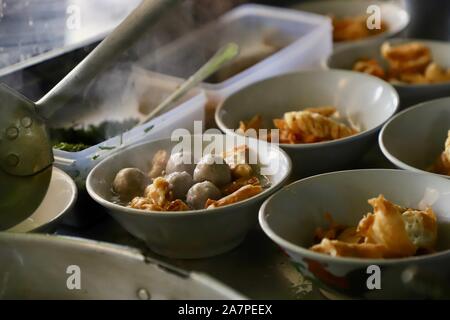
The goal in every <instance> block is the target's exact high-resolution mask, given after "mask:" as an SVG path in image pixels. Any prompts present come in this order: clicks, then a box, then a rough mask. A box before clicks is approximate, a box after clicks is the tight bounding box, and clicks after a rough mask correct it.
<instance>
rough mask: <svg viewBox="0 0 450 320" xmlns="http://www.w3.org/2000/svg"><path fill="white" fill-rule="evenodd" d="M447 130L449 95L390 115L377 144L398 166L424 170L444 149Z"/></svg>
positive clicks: (449, 107) (449, 115)
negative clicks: (392, 115) (390, 117)
mask: <svg viewBox="0 0 450 320" xmlns="http://www.w3.org/2000/svg"><path fill="white" fill-rule="evenodd" d="M448 130H450V98H442V99H436V100H432V101H429V102H424V103H421V104H419V105H417V106H415V107H412V108H409V109H406V110H404V111H403V112H401V113H399V114H397V115H396V116H395V117H393V118H392V119H391V120H390V121H389V122H387V123H386V125H385V126H384V127H383V129H382V130H381V133H380V136H379V144H380V148H381V151H382V152H383V154H384V155H385V156H386V157H387V158H388V159H389V160H390V161H391V162H392V163H393V164H394V165H396V166H397V167H399V168H402V169H406V170H411V171H418V172H427V171H426V170H427V168H429V167H430V166H431V165H432V164H433V163H434V162H435V161H436V159H437V158H438V157H439V155H440V154H441V152H442V151H444V143H445V140H446V139H447V132H448ZM442 177H446V178H449V177H448V176H444V175H442Z"/></svg>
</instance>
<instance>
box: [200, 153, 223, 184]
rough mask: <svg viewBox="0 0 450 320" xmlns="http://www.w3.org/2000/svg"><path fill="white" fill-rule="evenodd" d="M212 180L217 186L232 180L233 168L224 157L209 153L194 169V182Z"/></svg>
mask: <svg viewBox="0 0 450 320" xmlns="http://www.w3.org/2000/svg"><path fill="white" fill-rule="evenodd" d="M202 181H211V182H212V183H213V184H215V185H216V186H223V185H225V184H227V183H230V182H231V170H230V167H229V166H228V165H227V164H226V163H225V161H224V160H223V158H222V157H220V156H216V155H212V154H208V155H206V156H204V157H203V158H202V159H201V160H200V161H199V163H198V164H197V166H196V167H195V170H194V182H202Z"/></svg>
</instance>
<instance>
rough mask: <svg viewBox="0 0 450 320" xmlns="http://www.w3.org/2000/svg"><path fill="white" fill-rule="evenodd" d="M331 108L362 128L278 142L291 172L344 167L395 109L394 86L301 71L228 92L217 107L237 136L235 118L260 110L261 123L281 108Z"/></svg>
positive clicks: (350, 75)
mask: <svg viewBox="0 0 450 320" xmlns="http://www.w3.org/2000/svg"><path fill="white" fill-rule="evenodd" d="M324 105H333V106H335V107H336V108H337V109H338V111H339V113H340V114H341V116H343V117H348V118H349V119H351V121H352V122H353V123H355V124H357V125H359V126H360V127H361V129H362V131H361V132H360V133H358V134H356V135H353V136H351V137H347V138H344V139H339V140H334V141H327V142H320V143H311V144H280V146H281V148H282V149H284V150H285V151H286V152H287V153H288V155H289V156H290V157H291V159H292V163H293V176H295V177H305V176H308V175H313V174H317V173H322V172H327V171H333V170H337V169H342V168H347V167H348V166H350V165H352V164H354V163H355V161H357V160H358V159H359V158H360V157H361V156H362V155H363V154H364V153H365V152H366V151H367V149H368V148H369V147H370V146H371V145H372V144H373V143H374V142H375V137H376V135H377V133H378V130H379V129H380V128H381V125H382V124H383V123H384V122H385V121H387V120H388V119H389V118H390V117H391V116H392V115H393V114H394V113H395V111H396V110H397V106H398V96H397V93H396V92H395V90H394V88H393V87H392V86H391V85H390V84H388V83H387V82H384V81H382V80H380V79H377V78H375V77H372V76H368V75H365V74H361V73H358V72H350V71H337V70H327V71H304V72H297V73H292V74H287V75H282V76H277V77H274V78H269V79H267V80H263V81H260V82H257V83H255V84H253V85H250V86H248V87H245V88H243V89H241V90H239V91H238V92H236V93H234V94H232V95H231V96H229V97H228V98H227V99H225V100H224V101H223V103H222V104H221V105H220V106H219V107H218V108H217V110H216V114H215V119H216V122H217V125H218V127H219V128H220V129H221V130H222V131H224V132H225V133H227V134H232V135H236V134H237V133H236V132H235V130H236V129H237V128H238V127H239V121H241V120H248V119H250V118H252V117H253V116H254V115H256V114H260V115H261V116H262V117H263V118H264V119H265V120H266V122H267V123H266V125H268V126H270V125H271V123H270V122H271V120H272V119H273V118H280V117H282V116H283V114H284V113H285V112H288V111H295V110H301V109H304V108H307V107H317V106H324Z"/></svg>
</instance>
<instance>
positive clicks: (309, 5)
mask: <svg viewBox="0 0 450 320" xmlns="http://www.w3.org/2000/svg"><path fill="white" fill-rule="evenodd" d="M365 2H366V4H367V5H371V4H375V5H378V6H380V7H381V6H383V7H389V8H390V9H389V10H391V11H392V12H394V11H395V12H397V13H399V14H401V15H403V16H404V23H403V24H402V25H401V26H399V28H397V29H394V30H393V29H391V28H389V29H388V30H386V31H384V32H382V33H380V34H377V35H374V36H371V37H366V38H363V39H357V40H346V41H339V42H335V41H333V45H334V46H335V48H341V47H344V46H351V45H353V44H367V43H369V42H372V41H378V40H382V39H387V38H390V37H392V36H395V35H397V34H399V33H400V32H402V31H403V30H405V29H406V27H408V25H409V23H410V22H411V15H410V14H409V12H408V11H407V10H406V9H405V8H403V7H402V6H400V5H399V4H397V3H395V2H392V1H391V2H386V1H380V0H376V1H370V0H365ZM355 3H356V4H358V5H359V4H361V5H363V4H365V3H364V1H358V0H347V1H332V0H316V1H310V2H303V3H300V4H296V5H295V4H294V5H292V6H291V7H290V8H291V9H294V10H301V11H304V10H305V9H306V12H311V13H315V14H320V13H317V11H316V10H314V8H315V7H318V6H320V5H326V6H327V5H331V4H333V5H334V6H341V7H344V8H345V7H349V6H353V5H355ZM308 9H309V10H308Z"/></svg>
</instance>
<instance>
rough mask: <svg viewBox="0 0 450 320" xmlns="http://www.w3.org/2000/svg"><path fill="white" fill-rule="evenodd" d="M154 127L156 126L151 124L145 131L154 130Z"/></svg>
mask: <svg viewBox="0 0 450 320" xmlns="http://www.w3.org/2000/svg"><path fill="white" fill-rule="evenodd" d="M154 127H155V126H154V125H151V126H150V127H148V128H145V129H144V132H145V133H148V132H149V131H150V130H152V129H153V128H154Z"/></svg>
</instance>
